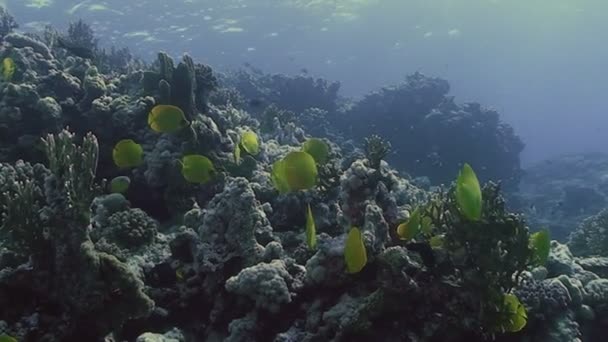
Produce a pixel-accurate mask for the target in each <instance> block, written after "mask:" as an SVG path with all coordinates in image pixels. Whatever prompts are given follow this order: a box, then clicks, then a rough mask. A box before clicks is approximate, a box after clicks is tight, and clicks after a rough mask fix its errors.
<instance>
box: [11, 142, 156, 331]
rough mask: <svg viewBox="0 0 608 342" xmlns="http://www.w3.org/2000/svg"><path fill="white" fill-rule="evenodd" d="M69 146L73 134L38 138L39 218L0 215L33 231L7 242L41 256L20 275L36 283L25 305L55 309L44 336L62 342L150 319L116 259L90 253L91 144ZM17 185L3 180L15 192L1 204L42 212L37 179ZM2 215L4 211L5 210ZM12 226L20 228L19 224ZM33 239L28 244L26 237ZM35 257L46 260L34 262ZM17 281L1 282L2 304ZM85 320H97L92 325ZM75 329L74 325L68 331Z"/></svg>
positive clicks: (94, 151) (136, 285)
mask: <svg viewBox="0 0 608 342" xmlns="http://www.w3.org/2000/svg"><path fill="white" fill-rule="evenodd" d="M73 140H74V135H73V134H72V133H69V132H68V131H63V132H61V133H59V134H58V135H49V136H47V138H46V139H44V146H45V151H46V153H47V157H48V159H49V166H50V173H49V171H46V173H47V174H46V175H45V179H44V204H45V205H44V207H42V208H40V210H39V211H40V214H35V215H31V214H32V213H28V212H21V214H26V215H27V216H19V217H14V216H11V212H10V211H14V210H15V209H14V208H9V215H4V214H3V217H8V218H11V220H10V221H8V222H10V224H11V225H12V227H13V228H16V229H19V228H22V227H27V229H29V230H32V231H31V233H30V234H31V236H25V237H24V236H23V234H20V235H19V234H14V235H13V236H11V237H12V238H16V241H15V242H16V243H17V244H19V243H21V244H23V243H29V244H30V245H29V246H27V247H26V248H25V250H26V251H32V250H34V249H38V248H39V249H40V250H39V251H38V250H37V252H38V253H34V254H33V255H32V256H33V257H35V258H36V259H35V263H34V265H35V267H34V268H33V269H29V270H28V274H27V275H25V276H26V277H32V278H34V279H36V280H35V281H32V282H30V283H29V284H28V289H29V291H30V292H31V293H30V295H29V296H30V298H28V299H27V301H34V302H35V301H37V300H39V298H44V302H45V303H47V304H44V305H45V306H46V305H49V306H51V307H53V306H55V307H58V308H60V310H61V311H62V315H61V317H57V318H55V319H52V320H50V321H48V322H46V324H49V326H46V327H44V329H45V330H46V331H47V332H49V333H50V332H52V333H53V334H54V335H55V336H57V337H58V338H59V339H63V340H66V339H67V340H69V339H71V338H72V337H74V336H78V337H79V338H89V337H90V338H94V337H96V336H100V335H103V334H105V333H107V332H108V331H110V330H112V329H117V328H119V327H120V326H121V325H122V324H123V323H124V322H125V321H126V320H128V319H130V318H136V317H143V316H146V315H148V314H149V313H150V311H151V310H152V306H153V303H152V302H151V300H150V299H149V298H148V297H147V296H146V295H145V294H144V293H143V283H142V282H141V281H140V280H139V279H138V278H137V277H136V276H135V274H133V273H132V272H131V271H130V270H129V269H127V267H126V265H124V264H122V263H121V262H119V261H118V260H117V259H116V258H115V257H113V256H111V255H108V254H105V253H100V252H98V251H96V250H95V249H94V246H93V243H92V242H91V241H90V239H89V234H88V229H89V228H88V226H89V224H90V222H89V218H90V210H89V207H90V204H91V201H92V200H93V197H94V196H95V194H96V193H98V191H99V187H98V186H97V185H96V184H95V182H94V180H95V171H96V167H97V156H98V146H97V139H96V138H95V137H94V136H93V135H91V134H89V135H87V136H85V137H84V138H83V140H82V144H80V145H76V144H75V143H74V141H73ZM21 168H23V166H21ZM5 170H6V169H5ZM9 172H10V171H9ZM3 174H6V172H5V173H3ZM21 182H22V183H21V185H19V181H13V182H12V183H11V182H10V180H9V182H8V183H7V184H8V186H9V187H13V190H12V191H13V192H12V195H9V196H10V197H6V195H4V196H3V197H4V199H6V198H8V199H10V200H12V201H14V203H17V204H18V205H31V209H28V210H37V208H39V207H41V206H42V199H41V198H40V197H41V194H42V191H41V190H42V189H40V188H36V187H35V182H36V178H35V176H34V175H31V178H29V179H26V180H22V181H21ZM28 182H29V183H28ZM3 186H4V184H3ZM5 193H6V192H5ZM8 193H9V194H10V192H8ZM36 198H40V199H38V200H36ZM37 201H38V202H37ZM2 208H3V211H4V210H6V208H7V207H6V206H3V207H2ZM21 210H24V209H23V208H22V209H21ZM38 215H40V218H41V220H43V222H44V223H45V224H44V225H39V226H32V225H31V223H34V222H33V221H28V220H37V217H38ZM18 219H20V220H22V221H20V222H17V221H16V220H18ZM5 223H6V222H4V223H3V227H4V224H5ZM32 236H33V237H34V238H30V237H32ZM41 236H42V237H44V239H45V240H47V241H48V244H45V246H44V248H41V246H40V244H39V238H40V237H41ZM40 251H44V252H45V253H44V254H43V255H40ZM23 276H24V275H21V276H20V275H19V274H17V273H8V274H4V275H3V276H0V298H4V297H6V294H5V293H4V291H7V289H11V288H13V287H14V286H15V284H16V283H19V281H20V279H21V278H22V277H23ZM43 284H44V285H43ZM27 301H26V303H21V305H25V307H24V308H22V310H25V311H27V310H29V309H27V305H29V304H27ZM0 304H1V303H0ZM43 309H44V308H43ZM46 309H48V308H46ZM90 317H96V318H95V320H93V321H91V320H90V319H89V318H90ZM63 320H65V321H63ZM75 322H79V324H76V325H74V323H75ZM32 337H33V336H30V337H29V338H32ZM26 339H27V338H26Z"/></svg>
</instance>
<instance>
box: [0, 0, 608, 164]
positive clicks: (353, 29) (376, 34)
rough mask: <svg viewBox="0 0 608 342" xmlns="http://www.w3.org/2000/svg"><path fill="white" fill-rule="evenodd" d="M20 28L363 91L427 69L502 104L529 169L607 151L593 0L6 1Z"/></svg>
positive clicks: (469, 96)
mask: <svg viewBox="0 0 608 342" xmlns="http://www.w3.org/2000/svg"><path fill="white" fill-rule="evenodd" d="M1 2H2V1H0V3H1ZM4 3H5V5H6V6H7V7H8V9H9V10H10V11H11V13H13V14H14V15H15V17H16V18H17V20H18V21H19V22H20V23H22V29H23V30H36V29H38V28H40V27H41V26H42V25H43V24H44V23H51V24H53V25H57V26H58V27H60V28H65V27H67V24H68V23H69V22H70V21H75V20H77V19H79V18H82V19H84V20H86V21H87V22H89V23H91V24H92V26H93V28H95V30H96V33H97V35H98V36H99V37H100V38H101V42H102V44H104V45H110V44H115V45H118V46H128V47H129V48H130V49H131V50H132V51H133V52H135V53H136V54H137V55H139V56H141V57H143V58H145V59H151V58H152V57H153V56H155V55H156V53H157V51H158V50H165V51H168V52H170V53H171V54H173V55H180V54H182V53H184V52H188V53H190V54H192V55H194V56H195V59H196V60H198V61H202V62H205V63H208V64H211V65H212V66H214V67H215V68H216V69H218V70H226V69H231V68H238V67H240V66H242V64H243V63H251V64H252V65H254V66H256V67H259V68H261V69H262V70H264V71H265V72H271V73H279V72H280V73H288V74H298V73H300V72H301V69H302V68H305V69H306V70H307V71H308V72H309V73H310V74H311V75H313V76H319V77H324V78H327V79H330V80H337V81H340V82H341V83H342V95H345V96H361V95H363V94H365V93H367V92H369V91H371V90H373V89H376V88H378V87H380V86H382V85H386V84H394V83H397V82H399V81H400V80H402V79H403V78H404V75H406V74H409V73H412V72H415V71H421V72H423V73H425V74H428V75H430V76H439V77H442V78H445V79H447V80H448V81H449V82H450V83H451V85H452V94H453V95H455V96H456V99H457V101H458V102H465V101H477V102H481V103H482V104H484V105H487V106H491V107H495V108H497V109H498V110H499V111H500V113H501V115H502V118H503V120H505V121H506V122H508V123H510V124H511V125H513V126H514V127H515V130H516V132H517V133H518V134H519V135H520V136H521V137H522V139H523V140H524V141H525V143H526V145H527V147H526V149H525V150H524V152H523V155H522V159H523V162H524V165H525V164H529V163H531V162H534V161H538V160H541V159H545V158H550V157H552V156H555V155H559V154H563V153H579V152H596V151H597V152H604V151H605V149H606V146H607V142H608V136H607V135H606V134H605V127H607V123H608V122H607V121H608V119H607V118H608V116H607V115H606V113H607V112H608V104H607V102H606V101H605V100H604V98H605V94H606V93H607V91H608V86H607V85H606V84H607V83H606V80H605V75H606V60H608V48H607V47H606V44H605V32H608V21H606V20H604V19H603V15H604V13H606V10H607V9H608V3H606V2H605V1H599V0H581V1H573V0H502V1H500V0H451V1H449V0H407V1H405V0H378V1H372V0H334V1H322V0H316V1H313V0H308V1H307V0H240V1H238V0H214V1H210V0H207V1H205V0H200V1H197V0H190V1H161V0H155V1H150V0H148V1H145V0H129V1H125V0H111V1H88V0H87V1H67V0H55V1H53V0H5V1H4Z"/></svg>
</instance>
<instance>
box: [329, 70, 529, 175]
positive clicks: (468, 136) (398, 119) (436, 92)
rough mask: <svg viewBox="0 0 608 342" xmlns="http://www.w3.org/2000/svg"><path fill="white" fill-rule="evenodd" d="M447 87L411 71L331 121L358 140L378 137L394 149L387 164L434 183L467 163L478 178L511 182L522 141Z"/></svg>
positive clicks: (494, 117) (491, 113)
mask: <svg viewBox="0 0 608 342" xmlns="http://www.w3.org/2000/svg"><path fill="white" fill-rule="evenodd" d="M448 91H449V85H448V83H447V81H445V80H441V79H437V78H429V77H426V76H424V75H422V74H419V73H416V74H414V75H410V76H408V77H407V79H406V81H405V82H403V83H401V84H399V85H397V86H393V87H386V88H382V89H381V90H379V91H377V92H374V93H371V94H368V95H366V96H365V97H364V98H363V99H361V100H360V101H358V102H355V103H353V104H352V105H351V106H350V107H348V108H346V109H345V110H344V111H343V112H342V113H340V114H341V115H338V116H337V117H336V119H335V120H336V121H335V124H336V125H338V126H339V127H344V128H343V130H344V131H345V132H351V133H352V134H353V135H354V136H355V137H358V138H360V139H361V138H363V137H366V136H368V135H369V134H377V135H380V136H382V137H383V138H384V139H386V140H387V141H389V142H390V143H391V144H392V145H393V148H394V149H395V150H396V151H398V154H397V155H394V156H391V157H389V159H388V161H389V162H391V164H393V165H395V167H397V168H399V169H402V170H405V171H407V172H408V173H410V174H412V175H414V176H426V177H429V179H430V180H431V181H432V182H433V183H435V184H439V183H446V182H449V181H451V180H452V179H453V177H454V174H456V172H457V171H458V169H459V168H460V166H461V165H462V163H464V162H467V163H469V164H471V165H472V166H473V167H475V168H476V169H478V173H479V176H480V177H481V178H482V180H493V181H502V182H503V184H504V185H505V186H516V185H517V183H518V181H519V178H520V176H521V169H520V164H519V153H520V152H521V151H522V150H523V147H524V145H523V143H522V142H521V140H520V139H519V137H518V136H517V135H515V133H514V131H513V128H512V127H511V126H509V125H507V124H506V123H504V122H501V121H500V120H499V117H498V113H497V112H496V111H494V110H490V109H485V108H482V107H481V105H479V104H477V103H467V104H464V105H458V104H456V103H455V102H454V99H453V98H452V97H449V96H447V93H448Z"/></svg>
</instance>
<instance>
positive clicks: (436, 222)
mask: <svg viewBox="0 0 608 342" xmlns="http://www.w3.org/2000/svg"><path fill="white" fill-rule="evenodd" d="M482 206H483V208H484V209H483V210H484V211H483V216H482V219H481V220H480V221H476V222H475V221H469V220H467V219H464V218H463V217H462V216H461V214H460V212H459V208H458V205H457V203H456V200H455V197H454V194H453V193H452V192H449V193H443V194H440V195H438V197H436V198H435V199H434V200H432V201H431V202H430V204H429V206H428V207H427V208H426V209H425V210H426V211H425V212H424V215H427V216H428V217H430V218H431V221H432V226H433V227H436V228H435V229H436V231H434V232H433V234H438V235H441V236H442V237H443V248H444V249H445V251H446V252H447V259H446V260H445V261H444V262H441V263H439V264H436V268H434V269H435V270H436V271H437V272H440V273H438V274H437V275H438V276H439V277H440V278H443V279H444V281H447V282H448V283H451V284H453V286H457V287H458V288H459V291H458V293H457V294H456V295H457V296H459V297H462V296H464V297H467V296H473V297H475V298H478V300H476V301H473V302H469V303H468V306H467V307H466V308H462V309H463V310H465V311H468V312H469V313H468V315H469V316H472V317H477V318H476V319H477V320H479V321H478V323H477V324H479V325H480V326H481V327H482V330H481V331H480V332H484V333H493V332H494V331H495V329H496V325H497V324H498V322H500V320H501V318H500V317H501V315H502V313H501V310H502V309H501V308H502V301H503V299H502V298H503V295H504V293H508V292H509V291H511V290H512V289H513V288H514V287H515V286H516V285H517V284H518V278H519V274H521V272H523V271H524V270H525V269H526V268H527V267H528V266H529V265H530V264H531V257H532V250H531V249H530V247H529V233H528V229H527V227H526V226H525V224H524V222H523V220H522V219H521V217H519V216H517V215H516V214H511V213H509V212H507V211H506V209H505V203H504V200H503V198H502V197H501V196H500V195H499V188H498V186H496V185H494V184H492V183H490V184H488V185H486V186H485V187H484V189H483V205H482ZM430 260H432V259H430ZM446 261H447V263H445V262H446ZM428 262H429V259H427V263H428ZM446 267H447V268H446ZM469 328H470V329H473V330H476V329H475V328H473V326H471V327H469Z"/></svg>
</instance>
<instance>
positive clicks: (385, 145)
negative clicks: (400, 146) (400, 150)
mask: <svg viewBox="0 0 608 342" xmlns="http://www.w3.org/2000/svg"><path fill="white" fill-rule="evenodd" d="M390 151H391V143H390V142H388V141H386V140H384V139H382V138H381V137H380V136H378V135H375V134H374V135H371V136H369V137H367V138H365V156H366V157H367V160H368V161H369V164H370V166H371V167H372V168H373V169H378V168H379V167H380V162H381V161H382V159H384V158H385V157H386V156H387V155H388V154H389V153H390Z"/></svg>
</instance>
